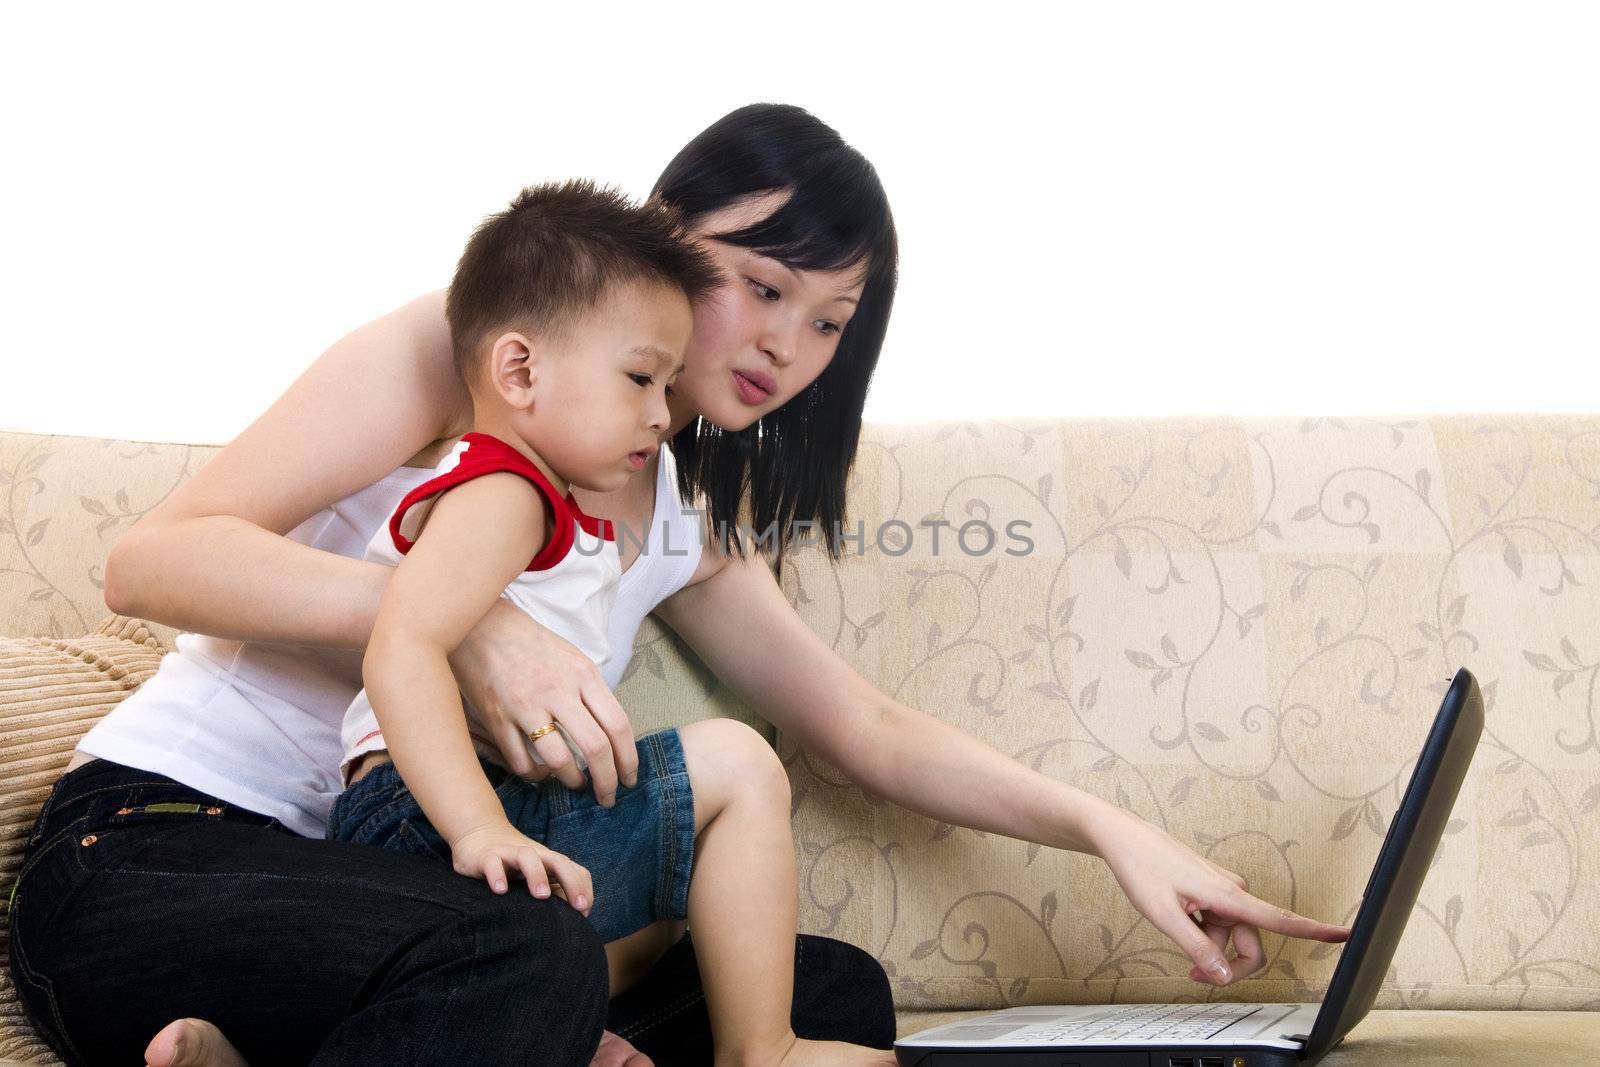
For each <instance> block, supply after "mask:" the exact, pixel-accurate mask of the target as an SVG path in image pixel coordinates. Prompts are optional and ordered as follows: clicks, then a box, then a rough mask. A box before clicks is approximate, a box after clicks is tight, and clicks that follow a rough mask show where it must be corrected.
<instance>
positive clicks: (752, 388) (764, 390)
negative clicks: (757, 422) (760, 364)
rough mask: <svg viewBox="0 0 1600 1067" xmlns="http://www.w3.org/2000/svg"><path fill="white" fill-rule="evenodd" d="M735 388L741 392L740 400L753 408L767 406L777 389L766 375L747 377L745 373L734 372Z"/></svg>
mask: <svg viewBox="0 0 1600 1067" xmlns="http://www.w3.org/2000/svg"><path fill="white" fill-rule="evenodd" d="M733 384H734V388H736V389H738V390H739V399H741V400H743V401H744V402H745V403H746V404H749V405H751V406H752V407H754V406H756V405H759V404H765V403H766V402H767V398H768V397H770V396H771V395H772V393H773V391H774V389H775V388H776V385H775V384H774V383H773V381H772V379H771V378H767V377H766V375H760V376H759V377H757V376H752V375H746V374H745V373H744V372H743V371H737V370H736V371H734V372H733Z"/></svg>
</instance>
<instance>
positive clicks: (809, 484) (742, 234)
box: [651, 104, 899, 568]
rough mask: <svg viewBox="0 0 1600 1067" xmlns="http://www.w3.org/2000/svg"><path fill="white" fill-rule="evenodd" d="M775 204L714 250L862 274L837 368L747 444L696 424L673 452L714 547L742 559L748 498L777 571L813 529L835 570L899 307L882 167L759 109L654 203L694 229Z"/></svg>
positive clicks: (699, 150)
mask: <svg viewBox="0 0 1600 1067" xmlns="http://www.w3.org/2000/svg"><path fill="white" fill-rule="evenodd" d="M774 190H781V191H787V192H788V193H790V196H789V198H788V199H787V200H786V201H784V203H783V204H782V206H780V207H779V208H778V209H777V210H775V211H774V212H773V213H772V214H771V215H769V216H768V217H767V218H765V219H762V220H761V221H759V222H757V223H756V224H754V225H753V226H748V227H746V228H744V229H742V230H735V231H733V232H731V233H720V234H713V235H711V236H714V237H715V238H716V239H717V240H720V241H726V242H727V243H729V244H734V245H739V246H741V247H744V248H748V249H751V250H752V251H755V252H757V253H759V254H761V255H764V256H769V257H771V258H773V259H776V260H779V261H781V262H782V263H785V264H787V265H788V266H790V267H793V268H795V269H799V270H841V269H851V268H858V267H864V268H865V283H866V284H865V287H864V289H863V290H862V293H861V300H860V302H859V303H858V304H857V305H856V310H855V314H854V315H853V316H851V319H850V321H849V322H848V323H847V324H846V325H845V328H844V330H843V332H842V333H841V334H840V336H839V342H838V348H837V349H836V350H835V351H834V356H833V359H832V360H830V361H829V363H828V366H827V367H826V368H825V369H824V370H823V372H822V373H821V374H820V375H818V376H817V380H816V381H814V382H812V383H811V385H809V386H808V387H806V389H805V390H803V391H802V392H801V393H799V395H797V396H795V397H794V398H793V399H792V400H790V401H789V402H788V403H787V404H785V405H783V407H781V408H779V409H777V410H776V411H773V412H770V413H769V414H766V415H763V416H762V417H761V418H760V419H759V420H758V421H757V422H756V423H755V424H754V425H752V426H749V427H747V428H745V429H743V430H735V431H728V430H723V429H722V428H720V427H718V426H716V425H714V424H712V423H711V422H709V421H708V420H706V419H703V418H700V419H696V420H695V421H693V422H691V423H690V424H689V425H688V426H685V427H684V428H683V429H682V430H679V431H678V433H677V434H676V435H675V436H674V437H673V439H672V451H673V454H674V456H676V457H677V461H678V487H679V490H680V492H682V494H683V498H684V499H685V500H692V499H694V496H695V494H696V493H697V492H703V493H704V494H705V496H706V501H707V506H708V508H709V511H710V516H709V518H710V520H711V530H712V531H713V532H714V534H713V535H714V536H717V537H722V536H723V534H722V531H724V530H726V531H728V540H729V542H730V543H731V544H732V545H734V546H735V547H736V548H737V550H738V552H739V553H740V555H743V553H744V544H743V541H742V539H741V538H740V537H739V536H738V524H739V522H740V519H741V508H740V505H741V504H742V503H743V501H744V497H745V494H746V492H748V493H749V497H750V501H749V509H750V510H749V515H750V519H751V520H752V526H753V529H754V531H755V532H756V536H757V539H758V541H759V540H760V539H761V538H762V537H763V536H764V534H765V532H766V531H768V530H775V532H776V545H775V547H776V552H775V556H776V559H777V562H778V566H779V567H780V568H781V567H782V561H783V554H784V551H785V550H786V549H787V548H788V546H789V542H790V540H791V538H792V537H793V536H794V524H795V523H797V522H807V521H809V522H815V523H817V524H818V530H817V532H818V534H819V535H820V537H821V540H822V543H823V544H825V545H826V546H827V550H828V554H829V556H831V557H832V558H834V559H838V558H839V556H840V545H841V541H840V537H839V531H841V530H843V525H844V520H845V515H844V512H845V481H846V479H847V478H848V476H849V474H850V465H851V463H852V462H854V460H855V455H856V444H857V442H858V440H859V439H860V436H861V409H862V407H863V405H865V403H866V399H867V386H868V385H869V384H870V382H871V381H872V371H873V369H874V368H875V367H876V366H877V364H878V352H879V350H880V349H881V348H882V347H883V336H884V332H885V331H886V330H887V329H888V325H889V311H890V308H891V307H892V306H893V304H894V290H895V280H896V273H897V265H898V260H899V252H898V247H897V243H896V240H895V230H894V218H893V216H891V215H890V213H889V200H888V197H887V196H885V195H884V192H883V186H882V184H881V183H880V182H879V181H878V175H877V172H876V171H874V170H873V169H872V164H870V163H868V162H867V160H866V157H864V156H863V155H862V154H861V153H860V152H858V151H856V150H855V149H854V148H851V147H850V146H849V145H847V144H845V143H844V140H843V139H842V138H841V137H840V136H839V135H838V133H836V132H835V131H834V130H833V128H832V127H830V126H828V125H827V124H825V123H823V122H822V121H821V120H819V119H817V118H816V117H814V116H813V115H811V114H810V113H809V112H807V111H805V110H804V109H802V108H798V107H794V106H792V105H787V104H751V105H749V106H747V107H742V108H739V109H738V110H737V111H733V112H730V113H729V114H727V115H725V116H723V117H722V118H721V119H718V120H717V121H716V122H714V123H713V124H712V125H711V126H709V127H708V128H707V129H706V130H705V131H704V132H703V133H701V134H700V135H699V136H698V137H696V138H695V139H694V140H692V141H690V142H689V143H688V144H687V145H685V146H684V148H683V150H682V151H681V152H679V153H678V154H677V156H676V157H675V158H674V159H673V160H672V162H671V163H668V164H667V168H666V170H664V171H662V172H661V177H660V178H658V179H657V180H656V185H655V188H654V190H652V192H651V195H652V196H655V197H658V198H660V199H661V200H664V201H665V202H666V203H668V204H670V205H672V206H673V207H675V208H677V209H678V210H679V211H680V212H681V213H682V214H683V216H684V218H685V221H686V222H687V223H688V224H689V225H690V226H691V227H693V226H696V225H698V223H699V221H700V219H701V218H703V217H704V216H705V215H707V214H709V213H711V212H713V211H717V210H719V209H721V208H724V207H727V206H728V205H729V204H732V203H735V202H737V201H739V200H741V199H744V198H746V197H750V196H755V195H759V194H761V193H766V192H771V191H774ZM843 532H845V533H848V532H849V531H847V530H846V531H843Z"/></svg>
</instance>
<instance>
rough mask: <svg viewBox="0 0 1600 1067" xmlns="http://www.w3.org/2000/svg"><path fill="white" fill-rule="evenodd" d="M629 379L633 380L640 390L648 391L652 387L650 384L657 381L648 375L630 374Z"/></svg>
mask: <svg viewBox="0 0 1600 1067" xmlns="http://www.w3.org/2000/svg"><path fill="white" fill-rule="evenodd" d="M628 377H629V378H632V379H633V384H634V385H637V386H638V387H639V388H640V389H648V388H649V387H650V383H651V382H653V381H655V379H654V378H652V377H650V375H648V374H630V375H628Z"/></svg>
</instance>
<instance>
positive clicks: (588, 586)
mask: <svg viewBox="0 0 1600 1067" xmlns="http://www.w3.org/2000/svg"><path fill="white" fill-rule="evenodd" d="M502 471H510V472H512V473H514V474H519V475H521V476H522V477H523V478H526V479H527V480H528V481H529V482H531V483H532V484H533V486H534V487H535V488H536V489H537V490H538V491H539V493H540V494H541V495H542V496H543V497H544V498H545V501H546V502H547V504H548V506H549V509H550V510H549V514H550V518H551V522H550V525H549V529H548V530H547V531H546V533H547V535H548V536H547V537H546V540H545V544H544V546H543V547H542V548H541V549H540V550H539V553H538V554H537V555H536V556H534V557H533V559H532V560H530V561H529V563H528V565H527V567H526V568H524V569H523V571H522V573H520V574H518V575H517V576H516V577H515V578H513V579H511V581H510V583H509V584H508V585H507V586H506V589H505V592H503V593H501V594H500V595H501V597H502V598H503V599H505V600H507V601H509V602H510V603H512V604H514V605H516V606H517V607H518V608H520V609H522V610H523V611H525V612H527V613H528V614H529V615H531V616H532V617H533V618H534V620H535V621H537V622H538V623H539V624H540V625H542V626H544V627H545V629H547V630H549V631H550V632H552V633H555V634H560V635H561V636H562V637H564V638H566V640H567V641H569V642H571V643H572V645H573V646H574V647H575V648H577V649H578V650H579V651H580V652H582V653H583V654H584V655H586V656H588V657H589V658H590V659H591V660H593V661H594V662H595V665H596V666H599V667H602V668H603V667H604V666H605V664H606V661H607V660H608V659H610V658H611V633H610V626H611V608H612V605H613V604H614V603H615V602H616V599H617V585H618V584H619V580H620V578H621V575H622V572H621V563H620V560H619V559H618V553H617V546H616V544H615V543H614V542H615V540H616V538H615V537H614V536H613V534H612V524H611V523H609V522H607V521H605V520H604V519H594V518H591V517H590V516H588V515H585V514H584V513H583V509H582V508H581V507H579V506H578V502H577V501H576V500H574V499H573V498H572V494H571V493H567V494H566V495H564V496H563V495H562V494H561V493H559V492H557V491H556V487H555V486H554V485H552V484H550V481H549V479H547V478H546V477H545V476H544V472H543V471H541V470H540V469H539V468H538V467H537V466H535V465H534V464H533V463H532V462H531V461H530V460H529V459H528V458H527V457H526V456H524V455H522V453H520V452H518V451H517V450H516V449H515V448H513V447H511V446H510V445H508V444H506V443H505V442H504V441H502V440H500V439H499V438H498V437H494V436H491V435H489V434H482V433H469V434H467V435H466V436H465V437H463V438H462V439H461V440H460V441H458V442H457V443H456V446H455V447H454V448H453V449H451V450H450V454H449V455H448V456H446V457H445V458H444V460H443V462H441V463H440V464H439V466H438V467H437V468H435V471H434V475H435V476H434V477H432V478H430V479H428V480H427V481H425V482H423V483H422V484H421V485H419V486H418V487H417V488H415V489H413V490H412V491H411V492H409V493H407V494H406V497H405V499H404V500H402V501H400V504H399V506H398V507H397V509H396V510H395V513H394V515H393V516H391V517H390V519H389V521H388V522H387V523H386V524H384V525H383V526H380V527H379V528H378V532H377V533H375V534H373V535H372V540H371V541H370V542H368V544H367V559H369V560H374V561H376V562H378V563H382V564H384V565H385V566H389V567H398V566H400V557H401V556H402V555H404V554H405V553H407V552H410V551H411V546H412V545H414V544H415V543H416V540H417V538H418V537H420V536H421V534H422V528H423V526H424V525H426V523H427V521H428V515H429V514H430V513H431V512H432V510H433V506H434V505H435V504H437V503H438V501H439V498H440V497H441V496H443V495H444V494H445V493H446V492H448V491H449V490H450V489H453V488H454V487H456V486H458V485H461V484H463V483H464V482H468V481H471V480H472V479H473V478H481V477H483V476H484V475H486V474H497V473H500V472H502ZM463 703H464V704H465V703H466V701H465V698H464V697H463ZM339 734H340V744H341V745H343V747H344V758H343V759H342V760H341V761H340V763H339V780H340V781H342V782H343V781H348V780H349V778H350V764H352V763H354V762H355V761H356V760H357V759H358V758H359V757H360V756H361V755H362V754H363V753H367V752H382V751H386V750H387V749H388V747H389V746H388V743H387V742H386V741H385V740H384V736H383V729H382V727H381V726H380V725H379V723H378V713H377V710H376V709H374V708H373V706H372V698H371V697H370V696H369V695H368V693H367V691H366V689H364V688H363V689H362V690H361V692H359V693H357V694H356V697H355V699H354V700H352V701H351V702H350V707H349V708H348V709H346V711H345V713H344V725H343V727H342V728H341V729H340V731H339ZM472 742H473V746H474V747H475V748H476V749H477V751H478V755H480V756H482V757H483V758H484V759H487V760H489V761H490V762H491V763H500V762H501V761H502V760H503V759H504V757H503V756H501V754H500V752H499V750H498V749H496V748H495V747H494V745H493V744H492V743H491V742H490V741H489V740H488V739H487V738H484V737H480V736H478V735H477V734H476V733H473V734H472ZM534 755H537V753H534ZM574 755H577V753H574ZM578 763H579V766H583V767H584V769H585V770H587V769H588V768H587V767H586V766H584V763H583V761H582V759H581V758H580V759H579V761H578Z"/></svg>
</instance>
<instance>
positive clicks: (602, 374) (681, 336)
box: [525, 282, 694, 493]
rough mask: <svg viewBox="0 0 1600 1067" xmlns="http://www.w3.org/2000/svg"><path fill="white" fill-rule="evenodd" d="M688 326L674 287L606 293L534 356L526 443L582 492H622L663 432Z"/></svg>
mask: <svg viewBox="0 0 1600 1067" xmlns="http://www.w3.org/2000/svg"><path fill="white" fill-rule="evenodd" d="M693 329H694V316H693V313H692V311H691V309H690V307H689V299H688V297H686V296H684V294H683V292H682V291H681V290H679V289H677V288H675V287H673V286H669V285H665V284H661V283H646V282H635V283H628V284H624V285H615V286H612V287H611V290H610V291H609V292H608V293H606V295H605V296H604V297H603V298H602V299H601V300H600V302H599V303H598V304H596V305H595V306H594V307H593V308H591V309H590V310H589V312H588V313H587V314H585V315H584V316H582V317H581V318H579V319H577V320H575V321H574V322H572V323H571V324H570V325H569V326H568V327H567V329H566V330H564V331H563V332H562V334H561V335H560V336H559V337H556V338H553V339H552V340H551V342H550V343H549V344H548V346H546V350H545V351H544V352H543V353H541V358H540V359H539V360H538V363H537V369H536V371H535V374H536V383H535V393H534V405H533V411H532V412H531V413H530V415H528V416H525V417H526V418H528V419H529V420H530V421H529V422H527V423H526V430H527V436H526V439H527V441H528V443H529V444H531V445H532V446H533V447H534V448H535V449H536V450H537V451H538V453H539V455H540V456H542V457H543V458H544V460H545V461H546V462H547V463H549V464H550V466H551V467H552V468H553V469H554V470H555V471H556V473H558V474H560V475H561V476H562V477H563V478H565V479H566V480H567V481H569V482H571V483H572V484H573V485H576V486H578V487H579V488H582V489H589V490H592V491H594V492H602V493H606V492H611V491H613V490H616V489H620V488H622V486H623V485H625V484H626V483H627V481H628V479H629V478H630V477H632V476H633V475H635V474H637V473H638V472H639V471H641V470H643V469H644V466H645V464H646V462H647V461H648V460H649V458H650V456H651V455H653V454H654V452H655V450H656V448H657V447H658V446H659V444H660V441H661V436H662V434H664V433H666V431H667V427H668V425H669V423H670V421H671V420H670V415H669V414H668V411H667V397H666V391H667V387H668V386H669V385H670V384H671V383H672V381H673V379H675V378H676V377H677V375H678V372H679V371H680V370H682V368H683V351H684V348H685V346H687V345H688V343H689V334H690V333H691V332H692V330H693Z"/></svg>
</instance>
